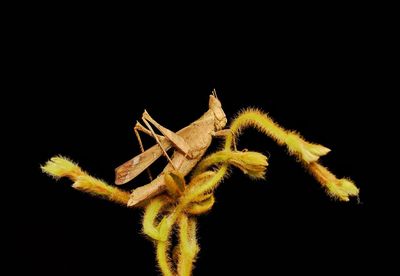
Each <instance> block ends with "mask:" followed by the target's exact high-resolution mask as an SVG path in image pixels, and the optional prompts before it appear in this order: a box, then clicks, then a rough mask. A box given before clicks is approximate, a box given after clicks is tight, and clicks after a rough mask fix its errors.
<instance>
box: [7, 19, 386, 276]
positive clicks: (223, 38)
mask: <svg viewBox="0 0 400 276" xmlns="http://www.w3.org/2000/svg"><path fill="white" fill-rule="evenodd" d="M65 19H68V18H65ZM40 21H41V19H39V18H38V19H37V21H35V23H37V22H40ZM61 21H62V20H61ZM72 21H73V20H72V19H71V18H69V19H68V20H65V21H64V22H57V24H52V22H54V19H52V20H43V22H41V23H38V24H34V25H32V26H31V25H29V24H26V25H24V26H23V28H22V29H21V30H22V31H21V33H20V34H19V36H20V39H21V40H20V41H21V42H20V43H16V45H15V47H16V48H15V49H14V50H16V52H17V54H16V55H15V57H18V58H16V60H15V62H14V64H13V67H12V69H10V70H11V71H12V70H15V71H16V72H18V73H19V76H21V77H20V78H18V81H16V82H15V83H14V87H13V90H12V92H11V94H13V95H12V96H15V102H18V104H19V106H20V109H19V110H23V112H22V116H21V117H22V120H21V121H19V120H18V119H17V121H16V123H15V124H13V129H14V130H15V131H18V132H17V133H20V134H19V135H17V136H15V137H16V138H15V137H14V138H15V139H14V140H15V141H16V142H18V144H19V148H18V149H19V150H21V152H23V156H28V158H26V157H25V158H24V159H23V160H24V165H28V166H27V171H26V172H24V173H23V174H22V173H21V172H20V173H17V176H18V179H19V180H20V181H19V184H17V185H16V186H17V188H18V189H19V191H20V192H19V193H18V194H19V195H20V196H21V198H20V201H19V202H22V203H23V204H17V206H18V207H16V208H13V209H14V210H16V212H18V213H16V214H18V215H15V216H13V218H14V220H15V223H14V225H16V226H17V227H16V228H17V229H19V231H17V232H16V233H17V235H16V239H15V243H16V246H14V248H13V249H14V252H15V254H16V257H17V260H19V265H18V267H23V268H27V269H28V270H29V271H31V272H40V273H41V274H42V275H50V274H51V275H62V274H66V275H92V274H93V275H94V274H97V273H104V272H105V273H107V274H109V275H125V274H128V273H129V274H130V275H157V273H158V272H157V268H156V262H155V260H154V259H155V257H154V250H153V246H152V243H151V242H150V241H149V240H147V239H146V237H145V236H144V235H142V234H141V233H140V232H141V226H140V224H141V216H142V211H140V210H131V209H127V208H124V207H121V206H117V205H114V204H112V203H109V202H106V201H103V200H101V199H97V198H92V197H91V196H88V195H85V194H82V193H80V192H77V191H75V190H73V189H72V188H71V187H70V182H69V181H68V180H60V181H58V182H56V181H55V180H53V179H51V178H49V177H47V176H46V175H44V174H42V173H41V171H40V169H39V166H40V164H44V163H45V162H46V161H47V160H48V159H49V158H50V157H52V156H54V155H57V154H61V155H64V156H68V157H70V158H71V159H72V160H74V161H77V162H79V164H80V165H81V167H82V168H83V169H85V170H86V171H88V172H89V173H90V174H92V175H94V176H96V177H99V178H102V179H104V180H106V181H107V182H109V183H112V182H113V179H114V175H113V173H114V168H115V167H116V166H118V165H120V164H121V163H123V162H124V161H126V160H128V159H129V158H131V157H132V156H134V155H136V154H138V153H139V148H138V145H137V142H136V141H135V137H134V133H133V126H134V124H135V121H136V120H138V119H140V117H141V114H142V112H143V110H144V109H145V108H146V109H147V110H148V112H149V113H150V114H151V115H152V116H153V118H155V119H156V120H157V121H158V122H160V123H161V124H162V125H164V126H166V127H168V128H170V129H171V130H178V129H180V128H182V127H183V126H185V125H187V124H189V123H190V122H191V121H193V120H195V119H197V118H198V117H199V116H200V115H201V114H202V113H204V112H205V111H206V109H207V105H208V95H209V94H210V92H211V90H212V89H213V88H215V89H216V90H217V93H218V96H219V98H220V100H221V102H222V104H223V108H224V110H225V112H226V114H227V117H228V118H229V119H232V118H233V117H234V115H235V114H236V113H237V112H238V111H239V110H241V109H242V108H245V107H258V108H260V109H262V110H264V111H266V112H268V113H269V114H270V115H271V116H272V117H273V118H274V119H275V120H276V121H277V122H279V123H280V124H281V125H282V126H284V127H286V128H288V129H295V130H298V131H299V132H300V133H301V134H302V135H303V136H304V137H305V138H306V139H307V140H309V141H312V142H317V143H321V144H322V145H325V146H327V147H329V148H331V149H332V152H331V153H329V155H327V156H326V157H323V158H322V163H323V164H324V165H326V166H327V167H329V168H330V169H331V170H332V171H333V172H334V173H335V174H336V175H337V176H338V177H342V176H348V177H350V178H351V179H352V180H354V182H355V183H356V184H357V186H358V187H359V188H360V189H361V194H360V201H361V202H360V203H357V200H352V201H350V202H348V203H342V202H337V201H334V200H332V199H330V198H329V197H328V196H327V195H326V194H325V192H324V191H323V189H322V188H321V187H320V185H319V184H318V183H317V182H316V181H315V180H314V179H313V178H312V177H311V176H310V175H308V174H307V173H306V172H305V171H304V169H303V168H302V167H301V165H300V164H298V163H297V162H296V161H295V160H294V158H292V157H290V156H288V155H287V154H286V152H285V149H284V148H282V147H279V146H277V145H276V144H275V143H274V142H272V141H271V140H270V139H269V138H268V137H265V136H263V135H261V134H258V133H257V132H256V131H254V130H248V131H246V132H245V133H244V135H243V136H242V137H241V139H240V143H239V148H248V149H250V150H256V151H260V152H262V153H264V154H266V155H268V156H270V159H269V164H270V165H269V167H268V171H267V175H266V180H265V181H252V180H250V179H248V178H246V177H245V176H243V175H242V174H241V172H239V171H236V170H233V172H232V174H231V176H230V177H229V178H228V179H227V180H225V181H224V182H223V183H222V184H221V185H220V187H219V188H218V189H217V191H216V200H217V203H216V204H215V206H214V208H213V210H212V211H211V212H210V213H209V214H207V215H204V216H201V217H200V218H199V231H198V236H199V242H200V246H201V248H202V250H201V252H200V254H199V258H198V261H197V263H196V268H195V271H194V275H220V274H222V273H223V275H225V274H226V275H230V274H233V275H238V271H241V270H244V271H246V272H245V273H244V275H264V274H271V273H272V272H273V271H278V272H279V273H277V274H283V273H285V272H288V271H290V270H293V269H294V270H295V271H296V272H297V273H302V272H306V273H319V274H320V273H324V272H325V271H330V272H339V273H340V272H343V271H348V272H356V271H360V270H361V269H365V268H369V267H372V266H378V262H377V256H378V255H382V254H383V253H384V252H386V250H385V251H384V250H383V246H389V247H391V246H394V245H393V243H392V240H390V239H387V238H386V237H387V236H388V234H389V232H390V231H392V230H391V229H390V228H389V227H388V225H387V221H386V216H389V213H387V212H385V211H382V210H386V209H383V208H386V203H385V198H384V196H385V192H386V190H385V189H382V188H379V187H378V185H381V183H379V182H378V181H376V177H375V174H376V173H375V171H376V164H375V162H374V160H377V158H378V157H377V156H378V155H379V154H380V153H379V150H377V149H376V146H373V145H376V144H377V143H378V141H377V139H376V136H378V135H377V133H379V128H380V127H383V126H379V124H378V123H377V121H376V117H375V109H376V108H377V107H378V106H380V103H381V100H382V99H384V98H385V95H383V94H382V93H381V92H377V91H382V90H383V86H382V83H383V82H384V80H383V78H384V77H383V76H382V75H383V74H382V72H381V70H382V67H381V65H380V62H381V56H379V55H377V53H376V51H375V50H374V49H375V48H374V45H375V44H373V42H374V41H376V39H377V37H376V35H378V34H377V32H376V30H374V28H373V24H371V25H368V24H366V23H365V22H364V23H363V24H362V23H360V20H359V19H354V20H353V19H352V16H346V15H343V17H342V19H341V20H338V19H337V18H336V20H335V17H331V18H330V19H329V20H328V19H327V20H323V16H321V18H316V19H309V20H306V19H305V20H304V21H295V20H294V22H286V21H285V20H284V19H281V21H279V20H275V21H274V20H266V22H263V17H260V18H257V19H254V21H255V22H254V24H253V25H252V24H249V26H247V25H246V27H243V26H242V25H241V24H240V23H237V24H234V25H231V24H228V23H226V22H220V23H221V24H220V25H218V27H215V28H211V29H210V30H212V32H211V31H209V30H208V29H207V30H204V29H203V28H202V26H201V24H199V25H200V26H197V27H195V29H193V28H192V29H190V28H189V29H190V30H189V31H186V30H182V33H181V32H180V33H179V34H177V33H175V30H176V28H175V27H176V26H182V24H183V23H182V22H177V24H176V26H168V27H166V26H164V25H163V24H158V25H157V26H155V27H150V26H149V25H146V24H145V23H143V22H142V25H139V26H135V27H132V29H131V30H129V28H128V29H127V28H119V27H120V26H123V25H124V24H125V23H126V22H123V20H121V22H118V23H114V24H111V25H109V24H107V23H105V24H100V23H98V22H97V21H96V22H94V21H91V20H88V22H82V24H77V25H75V24H74V25H73V24H72V23H71V22H72ZM130 24H132V25H135V24H133V23H130ZM72 25H73V26H72ZM145 25H146V26H145ZM183 25H184V24H183ZM255 26H257V28H254V27H255ZM145 27H146V28H145ZM385 77H386V76H385ZM21 90H23V91H25V92H27V96H26V97H23V96H22V95H21V94H20V93H19V91H21ZM371 92H372V93H371ZM20 115H21V114H20ZM144 140H145V144H146V146H150V145H152V144H153V141H152V140H151V139H147V138H145V139H144ZM218 145H219V141H215V143H214V146H213V147H212V149H216V148H217V146H218ZM377 153H378V155H376V154H377ZM20 156H21V155H18V156H17V159H18V158H19V159H20V160H21V157H20ZM19 162H20V161H19ZM163 164H165V161H164V160H163V161H160V163H159V164H157V165H156V168H155V171H157V169H160V168H161V166H162V165H163ZM146 180H147V179H146V178H145V176H140V177H139V178H138V179H135V180H134V181H133V182H132V183H131V184H128V186H127V188H129V189H132V188H134V187H136V186H139V185H142V184H145V183H146ZM387 184H388V185H389V183H387ZM11 206H15V203H14V205H11ZM377 207H381V208H382V209H380V208H377ZM392 219H393V218H392ZM377 226H378V227H377ZM374 227H377V229H378V230H373V229H374ZM390 262H391V261H390V258H388V259H386V261H385V265H384V266H382V267H381V268H382V269H384V268H385V267H386V264H390ZM275 275H276V274H275Z"/></svg>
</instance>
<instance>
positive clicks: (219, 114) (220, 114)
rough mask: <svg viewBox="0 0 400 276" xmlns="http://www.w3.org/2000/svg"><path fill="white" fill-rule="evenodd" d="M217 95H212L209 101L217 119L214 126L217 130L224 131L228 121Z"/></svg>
mask: <svg viewBox="0 0 400 276" xmlns="http://www.w3.org/2000/svg"><path fill="white" fill-rule="evenodd" d="M216 96H217V95H216V94H215V92H214V93H213V94H212V95H210V100H209V103H208V105H209V108H210V109H211V110H212V111H213V113H214V117H215V122H214V126H215V129H216V130H220V129H223V128H224V127H225V126H226V123H227V119H226V115H225V112H224V110H223V109H222V105H221V102H220V101H219V100H218V98H217V97H216Z"/></svg>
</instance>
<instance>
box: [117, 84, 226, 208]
mask: <svg viewBox="0 0 400 276" xmlns="http://www.w3.org/2000/svg"><path fill="white" fill-rule="evenodd" d="M208 107H209V109H208V110H207V112H205V113H204V114H203V116H201V117H200V118H199V119H198V120H196V121H194V122H193V123H191V124H190V125H188V126H186V127H184V128H182V129H181V130H179V131H177V132H176V133H175V132H173V131H171V130H169V129H167V128H165V127H163V126H162V125H160V124H159V123H158V122H157V121H155V120H154V119H153V118H152V117H151V116H150V115H149V113H148V112H147V111H146V110H145V111H144V113H143V115H142V120H143V122H144V124H145V125H146V126H147V128H146V127H145V126H143V125H142V124H140V123H139V122H137V123H136V125H135V127H134V131H135V134H136V137H137V139H138V141H139V145H140V148H141V151H142V153H141V154H139V155H137V156H135V157H134V158H132V159H131V160H129V161H127V162H125V163H124V164H122V165H121V166H119V167H117V168H116V169H115V173H116V174H115V175H116V177H115V184H117V185H122V184H125V183H127V182H129V181H131V180H132V179H134V178H135V177H136V176H138V175H139V174H140V173H142V172H143V171H144V170H146V169H148V168H149V166H150V165H152V164H153V163H154V162H155V161H156V160H157V159H158V158H160V157H161V156H163V155H164V156H165V157H166V158H167V159H168V164H167V165H166V167H165V168H164V169H163V171H162V172H161V173H160V174H159V175H158V176H157V177H156V178H155V179H154V180H153V179H152V177H151V174H150V172H149V171H148V172H149V177H150V181H151V182H150V183H148V184H146V185H144V186H141V187H138V188H136V189H134V190H133V191H132V193H131V195H130V199H129V202H128V206H136V205H140V203H142V202H144V201H146V200H147V199H150V198H152V197H154V196H155V195H158V194H160V193H162V192H163V191H165V190H166V188H167V187H166V184H167V183H166V176H168V175H171V176H173V179H176V182H177V185H178V186H179V183H181V185H180V186H179V188H180V190H183V189H184V184H182V183H184V180H183V177H185V176H186V175H187V174H189V173H190V171H191V170H192V169H193V168H194V166H196V164H197V163H198V162H199V161H200V159H201V158H202V156H203V155H204V153H205V152H206V150H207V149H208V147H209V146H210V144H211V142H212V139H213V137H215V136H224V135H226V134H227V132H228V131H229V130H228V129H224V127H225V126H226V123H227V118H226V115H225V112H224V111H223V109H222V105H221V102H220V101H219V100H218V97H217V95H216V92H215V90H214V91H213V92H212V94H211V95H210V96H209V106H208ZM151 124H152V125H153V126H154V127H155V128H156V129H158V130H159V131H160V132H161V134H162V135H158V134H156V133H155V132H154V130H153V127H152V126H151ZM139 131H141V132H143V133H145V134H147V135H149V136H151V137H153V138H154V139H155V140H156V142H157V143H156V144H155V145H154V146H152V147H151V148H149V149H147V150H146V151H145V150H144V148H143V144H142V142H141V139H140V135H139ZM170 148H173V149H174V152H173V155H172V157H171V158H170V157H169V156H168V153H167V151H168V150H169V149H170Z"/></svg>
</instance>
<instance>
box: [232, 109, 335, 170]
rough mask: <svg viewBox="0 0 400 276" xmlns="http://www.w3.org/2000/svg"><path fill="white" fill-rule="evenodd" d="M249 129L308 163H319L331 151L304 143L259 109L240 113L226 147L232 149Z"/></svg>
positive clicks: (300, 138)
mask: <svg viewBox="0 0 400 276" xmlns="http://www.w3.org/2000/svg"><path fill="white" fill-rule="evenodd" d="M247 127H254V128H256V129H257V130H259V131H260V132H261V133H264V134H266V135H267V136H269V137H271V138H272V139H274V140H275V141H276V142H277V143H278V144H279V145H286V147H287V148H288V151H289V152H290V153H291V154H293V155H295V156H297V157H298V158H299V159H300V160H301V161H304V162H306V163H310V162H314V161H317V160H318V158H319V157H320V156H323V155H325V154H327V153H328V152H329V151H330V149H328V148H326V147H324V146H321V145H317V144H312V143H309V142H306V141H304V139H303V138H302V137H301V136H300V135H299V134H297V133H296V132H293V131H288V130H285V129H284V128H282V127H281V126H279V125H278V124H277V123H275V122H274V121H273V120H272V119H271V118H270V117H269V116H268V114H266V113H263V112H262V111H260V110H258V109H253V108H250V109H246V110H244V111H242V112H241V113H239V115H238V116H237V117H236V119H235V120H234V121H233V122H232V124H231V127H230V129H231V131H232V135H229V136H228V137H227V140H226V147H229V148H230V147H231V144H232V140H233V139H235V138H236V137H237V136H239V135H240V133H241V131H242V130H243V129H245V128H247Z"/></svg>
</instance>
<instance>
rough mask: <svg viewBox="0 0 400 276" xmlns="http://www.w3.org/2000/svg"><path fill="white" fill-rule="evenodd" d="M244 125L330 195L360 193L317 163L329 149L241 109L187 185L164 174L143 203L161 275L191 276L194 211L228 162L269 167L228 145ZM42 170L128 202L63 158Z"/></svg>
mask: <svg viewBox="0 0 400 276" xmlns="http://www.w3.org/2000/svg"><path fill="white" fill-rule="evenodd" d="M247 127H255V128H256V129H257V130H259V131H260V132H261V133H264V134H266V135H267V136H269V137H271V138H273V139H274V140H275V141H277V143H278V144H280V145H285V146H286V147H287V149H288V151H289V153H290V154H292V155H294V156H296V157H297V159H298V160H299V161H300V162H302V163H303V165H304V166H305V168H306V169H307V170H308V171H309V172H310V173H311V174H312V175H314V177H315V178H316V179H317V180H318V182H320V183H321V184H322V186H323V187H325V188H326V190H327V192H328V194H329V195H331V196H333V197H335V198H337V199H339V200H343V201H348V200H349V197H350V196H358V193H359V190H358V188H357V187H356V186H355V185H354V183H353V182H351V181H350V180H348V179H345V178H344V179H337V178H336V176H334V175H333V174H332V173H331V172H329V171H328V169H326V168H325V167H323V166H321V165H320V164H319V163H317V160H318V159H319V157H320V156H323V155H325V154H327V153H328V152H329V151H330V150H329V149H328V148H326V147H324V146H321V145H318V144H313V143H309V142H307V141H305V140H304V139H303V138H302V137H301V136H300V135H299V134H297V133H296V132H293V131H288V130H285V129H283V128H282V127H280V126H279V125H278V124H276V123H275V122H274V121H273V120H272V119H271V118H270V117H269V116H268V115H267V114H265V113H263V112H261V111H259V110H256V109H248V110H245V111H243V112H241V113H240V114H239V115H238V116H237V118H236V119H235V120H234V121H233V122H232V124H231V127H230V129H231V131H230V132H229V134H228V135H227V136H226V140H225V146H224V148H223V149H222V150H220V151H217V152H215V153H212V154H210V155H209V156H207V157H205V158H203V159H202V160H201V161H200V162H199V164H197V166H196V168H195V169H194V171H193V173H192V176H191V179H190V181H189V182H188V184H187V185H186V183H185V179H184V177H183V176H182V175H180V173H179V172H177V171H173V172H169V173H166V174H165V181H166V186H167V191H168V193H164V194H161V195H159V196H156V197H154V198H152V199H150V200H148V201H147V202H146V203H145V204H144V205H143V206H142V207H144V208H145V211H144V216H143V233H144V234H146V235H147V236H148V237H149V238H150V239H152V240H153V241H154V243H155V247H156V257H157V262H158V266H159V268H160V270H161V272H162V273H163V275H166V276H173V275H179V276H189V275H191V273H192V270H193V265H194V262H195V260H196V256H197V254H198V252H199V250H200V247H199V245H198V243H197V238H196V227H197V226H196V225H197V221H196V216H197V215H200V214H204V213H206V212H208V211H209V210H210V209H211V208H212V207H213V206H214V203H215V197H214V194H213V193H214V190H215V188H216V187H217V186H218V185H219V183H221V181H222V180H223V178H224V177H225V176H226V175H227V173H228V169H229V166H234V167H237V168H239V169H240V170H241V171H242V172H243V173H245V174H247V175H248V176H249V177H251V178H256V179H257V178H264V176H265V171H266V168H267V166H268V159H267V157H266V156H264V155H263V154H261V153H258V152H253V151H237V150H236V147H234V149H235V150H232V144H234V142H235V139H237V137H238V136H239V135H240V133H241V131H242V130H243V129H245V128H247ZM42 170H43V171H44V172H46V173H48V174H49V175H51V176H54V177H56V178H59V177H68V178H70V179H71V180H72V181H74V184H73V185H72V187H73V188H75V189H78V190H81V191H84V192H87V193H90V194H93V195H97V196H101V197H103V198H107V199H109V200H112V201H114V202H118V203H122V204H127V202H128V199H129V193H127V192H125V191H121V190H119V189H117V188H115V187H112V186H109V185H107V184H106V183H104V182H103V181H101V180H98V179H96V178H93V177H91V176H89V175H88V174H87V173H85V172H84V171H82V170H81V169H80V168H79V167H78V165H76V164H75V163H73V162H72V161H70V160H68V159H66V158H64V157H53V158H52V159H51V160H50V161H48V162H47V163H46V165H44V166H42ZM174 231H176V232H177V234H178V244H177V245H173V244H172V241H171V237H172V233H173V232H174ZM172 246H174V248H173V249H171V247H172ZM170 255H172V257H171V256H170Z"/></svg>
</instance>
